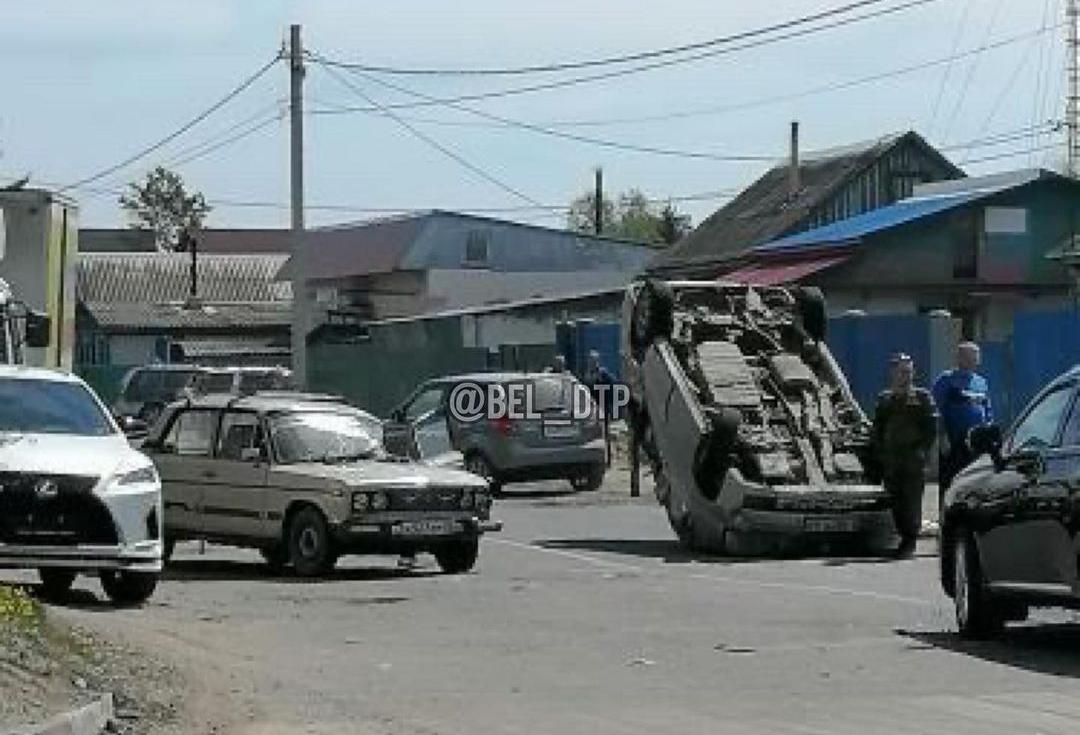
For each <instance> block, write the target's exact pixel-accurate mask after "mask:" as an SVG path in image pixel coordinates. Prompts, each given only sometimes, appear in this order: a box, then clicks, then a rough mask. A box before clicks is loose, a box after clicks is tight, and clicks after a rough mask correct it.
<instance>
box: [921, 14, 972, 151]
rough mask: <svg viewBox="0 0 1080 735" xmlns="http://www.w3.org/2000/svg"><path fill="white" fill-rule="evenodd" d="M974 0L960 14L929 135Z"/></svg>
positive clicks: (934, 108)
mask: <svg viewBox="0 0 1080 735" xmlns="http://www.w3.org/2000/svg"><path fill="white" fill-rule="evenodd" d="M973 2H974V0H967V2H966V3H964V10H963V12H962V13H961V14H960V22H959V23H957V24H956V33H955V34H953V40H952V51H950V52H949V56H948V57H946V58H948V59H949V63H948V64H946V65H945V71H944V73H943V74H942V75H941V83H940V84H939V85H938V91H937V95H935V97H934V106H933V108H932V109H931V111H930V123H929V124H928V125H927V126H926V132H927V134H928V135H933V133H934V126H935V125H936V124H937V116H938V110H939V108H940V107H941V100H942V98H943V97H944V96H945V87H946V85H947V84H948V82H949V75H950V74H951V73H952V62H953V60H955V59H954V56H955V54H956V51H957V49H959V48H960V40H961V39H962V38H963V36H964V28H965V27H966V26H967V17H968V12H969V11H970V10H971V5H972V3H973Z"/></svg>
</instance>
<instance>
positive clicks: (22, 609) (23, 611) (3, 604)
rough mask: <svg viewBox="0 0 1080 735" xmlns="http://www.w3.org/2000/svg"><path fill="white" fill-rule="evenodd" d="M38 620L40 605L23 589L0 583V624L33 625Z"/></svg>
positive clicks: (39, 619) (39, 618) (39, 617)
mask: <svg viewBox="0 0 1080 735" xmlns="http://www.w3.org/2000/svg"><path fill="white" fill-rule="evenodd" d="M40 621H41V608H40V606H39V605H38V604H37V603H36V602H34V601H33V600H32V599H30V596H29V595H27V594H26V592H25V591H24V590H22V589H21V588H19V587H9V586H7V585H3V584H0V625H19V626H33V625H37V624H38V623H39V622H40Z"/></svg>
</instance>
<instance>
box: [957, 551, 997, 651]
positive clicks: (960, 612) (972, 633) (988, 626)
mask: <svg viewBox="0 0 1080 735" xmlns="http://www.w3.org/2000/svg"><path fill="white" fill-rule="evenodd" d="M953 603H954V605H955V608H956V626H957V628H959V629H960V636H961V637H963V638H988V637H991V636H993V635H995V634H996V633H998V632H1000V631H1001V628H1002V625H1003V618H1002V616H1001V614H1000V612H999V610H998V609H997V606H996V605H995V604H994V600H993V598H991V597H990V595H989V594H988V592H987V590H986V585H985V584H984V581H983V575H982V567H981V566H980V564H979V550H978V549H977V548H976V546H975V541H974V539H973V538H972V537H971V535H970V534H968V533H966V532H964V531H959V532H958V533H957V534H956V538H955V540H954V541H953Z"/></svg>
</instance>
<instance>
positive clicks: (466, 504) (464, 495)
mask: <svg viewBox="0 0 1080 735" xmlns="http://www.w3.org/2000/svg"><path fill="white" fill-rule="evenodd" d="M461 507H462V508H464V509H466V510H467V509H469V508H471V507H473V493H472V490H462V491H461Z"/></svg>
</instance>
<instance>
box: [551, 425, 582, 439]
mask: <svg viewBox="0 0 1080 735" xmlns="http://www.w3.org/2000/svg"><path fill="white" fill-rule="evenodd" d="M577 435H578V430H577V427H576V426H574V425H573V424H544V436H546V437H547V438H549V439H569V438H571V437H576V436H577Z"/></svg>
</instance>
